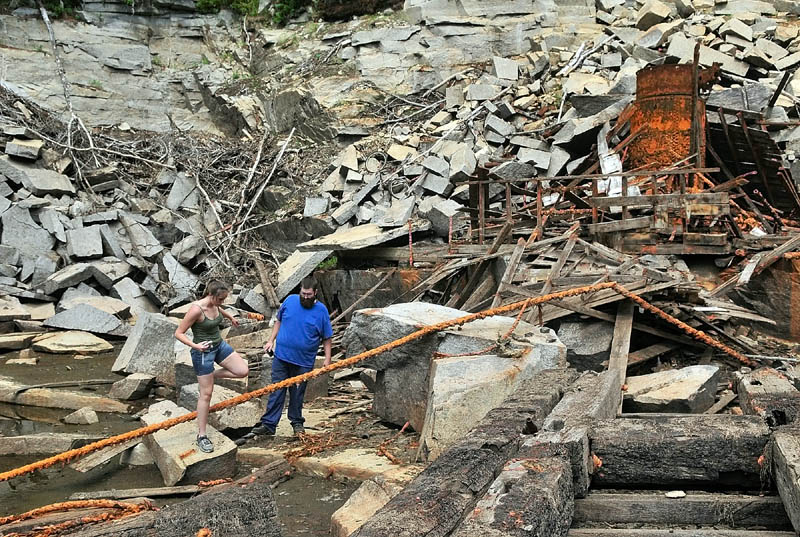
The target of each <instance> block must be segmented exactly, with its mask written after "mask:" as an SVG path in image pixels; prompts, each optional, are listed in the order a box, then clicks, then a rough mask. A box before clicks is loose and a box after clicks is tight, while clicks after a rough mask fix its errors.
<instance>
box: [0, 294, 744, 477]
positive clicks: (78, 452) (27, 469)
mask: <svg viewBox="0 0 800 537" xmlns="http://www.w3.org/2000/svg"><path fill="white" fill-rule="evenodd" d="M605 289H613V290H614V291H616V292H618V293H620V294H621V295H623V296H625V297H627V298H630V299H631V300H633V301H634V302H636V303H637V304H639V305H640V306H642V307H643V308H645V309H647V310H648V311H651V312H653V313H655V314H656V315H658V316H659V317H661V318H663V319H665V320H666V321H667V322H669V323H671V324H673V325H675V326H677V327H678V328H680V329H682V330H683V331H685V332H686V333H688V334H689V335H691V336H692V337H694V338H696V339H698V340H700V341H702V342H704V343H707V344H708V345H711V346H712V347H715V348H717V349H719V350H721V351H723V352H724V353H726V354H728V355H730V356H732V357H734V358H736V359H737V360H739V361H741V362H742V363H744V364H746V365H753V362H752V361H751V360H750V359H749V358H747V357H746V356H744V355H743V354H741V353H740V352H737V351H735V350H734V349H732V348H730V347H728V346H727V345H724V344H722V343H720V342H718V341H716V340H714V339H712V338H710V337H709V336H708V335H706V334H705V333H703V332H701V331H700V330H696V329H694V328H692V327H691V326H689V325H688V324H686V323H684V322H682V321H680V320H678V319H676V318H675V317H673V316H671V315H669V314H668V313H666V312H664V311H662V310H660V309H659V308H657V307H655V306H653V305H652V304H650V303H648V302H647V301H646V300H644V299H643V298H641V297H639V296H638V295H635V294H633V293H631V292H630V291H628V290H627V289H625V288H624V287H622V286H621V285H619V284H618V283H616V282H604V283H599V284H595V285H590V286H586V287H576V288H573V289H567V290H564V291H558V292H555V293H550V294H547V295H542V296H540V297H536V298H533V299H530V298H528V299H525V300H520V301H519V302H514V303H513V304H507V305H505V306H500V307H497V308H492V309H488V310H485V311H481V312H478V313H472V314H470V315H465V316H463V317H458V318H457V319H451V320H449V321H444V322H441V323H436V324H432V325H428V326H425V327H423V328H421V329H420V330H417V331H416V332H413V333H411V334H409V335H407V336H405V337H401V338H400V339H396V340H394V341H391V342H389V343H386V344H384V345H381V346H379V347H375V348H374V349H370V350H368V351H364V352H362V353H359V354H357V355H355V356H351V357H350V358H346V359H344V360H339V361H338V362H336V363H333V364H331V365H329V366H327V367H321V368H319V369H313V370H311V371H309V372H308V373H304V374H302V375H298V376H296V377H291V378H288V379H286V380H283V381H281V382H277V383H275V384H270V385H269V386H264V387H263V388H260V389H258V390H255V391H252V392H248V393H243V394H241V395H237V396H236V397H232V398H231V399H227V400H225V401H222V402H220V403H217V404H216V405H213V406H212V407H210V408H209V412H217V411H219V410H223V409H225V408H228V407H231V406H235V405H238V404H241V403H244V402H246V401H249V400H251V399H254V398H256V397H262V396H264V395H267V394H270V393H272V392H275V391H278V390H281V389H283V388H287V387H289V386H294V385H295V384H300V383H303V382H306V381H308V380H310V379H312V378H316V377H318V376H320V375H324V374H326V373H329V372H330V371H334V370H336V369H343V368H346V367H350V366H352V365H354V364H356V363H358V362H361V361H364V360H366V359H368V358H372V357H374V356H377V355H379V354H381V353H384V352H386V351H389V350H392V349H395V348H397V347H400V346H402V345H405V344H406V343H409V342H410V341H414V340H417V339H420V338H421V337H424V336H426V335H428V334H431V333H434V332H440V331H442V330H447V329H448V328H451V327H454V326H460V325H462V324H466V323H468V322H472V321H475V320H477V319H485V318H486V317H492V316H494V315H502V314H504V313H508V312H511V311H516V310H518V309H520V308H522V307H523V306H525V305H526V304H527V305H528V306H536V305H539V304H544V303H547V302H550V301H552V300H560V299H562V298H568V297H573V296H578V295H584V294H587V293H594V292H597V291H602V290H605ZM196 417H197V412H189V413H188V414H184V415H182V416H178V417H175V418H171V419H168V420H165V421H162V422H159V423H154V424H152V425H148V426H146V427H142V428H140V429H135V430H133V431H129V432H127V433H124V434H120V435H117V436H112V437H110V438H105V439H103V440H100V441H97V442H93V443H91V444H87V445H86V446H83V447H81V448H77V449H71V450H69V451H65V452H64V453H59V454H58V455H54V456H52V457H48V458H46V459H42V460H40V461H37V462H33V463H31V464H27V465H25V466H21V467H19V468H15V469H13V470H9V471H7V472H2V473H0V482H3V481H8V480H9V479H13V478H15V477H19V476H22V475H26V474H29V473H32V472H35V471H36V470H42V469H44V468H49V467H51V466H54V465H56V464H66V463H68V462H70V461H71V460H73V459H76V458H78V457H82V456H84V455H87V454H89V453H92V452H94V451H97V450H100V449H103V448H105V447H108V446H113V445H117V444H121V443H123V442H127V441H128V440H132V439H134V438H141V437H143V436H147V435H149V434H153V433H155V432H157V431H161V430H164V429H169V428H170V427H174V426H175V425H179V424H181V423H186V422H188V421H191V420H193V419H195V418H196Z"/></svg>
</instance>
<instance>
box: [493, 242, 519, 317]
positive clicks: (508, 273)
mask: <svg viewBox="0 0 800 537" xmlns="http://www.w3.org/2000/svg"><path fill="white" fill-rule="evenodd" d="M525 242H526V241H525V239H519V240H518V241H517V246H516V247H515V248H514V251H513V252H512V254H511V258H510V259H509V260H508V264H507V265H506V270H505V271H504V272H503V276H502V278H500V284H499V285H498V286H497V292H496V293H495V295H494V298H493V299H492V305H491V306H490V307H491V308H496V307H497V306H499V305H500V302H502V300H503V299H502V297H501V294H502V292H503V289H504V288H505V287H506V286H507V285H511V282H512V281H513V280H514V274H516V272H517V266H518V265H519V262H520V260H521V259H522V254H523V252H525Z"/></svg>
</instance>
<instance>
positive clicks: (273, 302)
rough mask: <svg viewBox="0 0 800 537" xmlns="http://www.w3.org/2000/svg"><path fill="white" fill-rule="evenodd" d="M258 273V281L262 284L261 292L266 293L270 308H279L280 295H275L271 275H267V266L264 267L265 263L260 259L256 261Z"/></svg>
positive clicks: (265, 296)
mask: <svg viewBox="0 0 800 537" xmlns="http://www.w3.org/2000/svg"><path fill="white" fill-rule="evenodd" d="M255 265H256V271H257V272H258V280H259V281H260V282H261V290H262V291H264V298H266V299H267V304H269V307H270V308H277V307H279V306H280V305H281V301H280V300H278V295H276V294H275V288H274V287H273V286H272V282H270V280H269V274H267V266H266V265H264V262H263V261H261V260H260V259H256V260H255Z"/></svg>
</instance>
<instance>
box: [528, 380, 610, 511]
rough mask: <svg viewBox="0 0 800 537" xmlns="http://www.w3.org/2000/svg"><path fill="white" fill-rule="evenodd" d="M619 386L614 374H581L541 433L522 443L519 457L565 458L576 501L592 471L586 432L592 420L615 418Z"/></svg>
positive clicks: (581, 495) (552, 413)
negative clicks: (569, 467) (569, 469)
mask: <svg viewBox="0 0 800 537" xmlns="http://www.w3.org/2000/svg"><path fill="white" fill-rule="evenodd" d="M620 386H621V383H620V381H619V376H618V375H617V374H616V373H614V372H611V371H603V372H602V373H599V374H598V373H593V372H589V373H585V374H584V375H583V376H581V378H580V379H578V381H577V382H575V384H573V385H572V386H570V388H569V390H568V391H567V393H566V394H564V398H563V399H561V401H560V402H559V403H558V405H556V407H555V408H554V409H553V411H552V412H551V413H550V415H549V416H547V419H546V420H545V422H544V424H543V426H542V430H541V432H539V433H538V434H537V435H536V436H534V437H533V438H531V439H528V440H526V441H525V442H524V444H523V445H522V447H521V448H520V454H521V456H524V457H546V456H550V455H553V454H558V455H564V456H567V457H568V458H569V461H570V464H571V466H572V480H573V487H574V494H575V496H576V497H579V498H581V497H583V496H585V495H586V493H587V491H588V490H589V482H590V480H591V475H592V473H593V472H594V470H595V468H594V466H593V464H592V461H591V457H590V452H589V436H588V435H589V430H590V429H591V427H592V425H593V423H594V422H595V421H596V420H598V419H607V418H612V417H614V416H616V415H617V410H618V409H619V400H620V397H621V394H620Z"/></svg>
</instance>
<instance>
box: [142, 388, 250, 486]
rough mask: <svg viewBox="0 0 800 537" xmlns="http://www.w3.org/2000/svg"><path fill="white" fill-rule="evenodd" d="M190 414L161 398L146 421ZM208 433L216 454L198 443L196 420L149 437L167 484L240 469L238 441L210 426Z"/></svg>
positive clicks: (223, 475) (230, 474)
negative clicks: (206, 450)
mask: <svg viewBox="0 0 800 537" xmlns="http://www.w3.org/2000/svg"><path fill="white" fill-rule="evenodd" d="M188 413H189V411H188V410H186V409H185V408H183V407H179V406H178V405H176V404H175V403H173V402H172V401H161V402H160V403H156V404H155V405H153V406H151V407H150V408H149V409H148V410H147V413H146V414H144V415H143V416H142V423H144V424H145V425H153V424H155V423H159V422H162V421H164V420H167V419H170V418H175V417H178V416H182V415H184V414H188ZM206 434H207V436H208V438H209V440H211V441H212V442H213V443H214V451H213V452H212V453H203V452H202V451H200V449H198V447H197V444H196V443H195V439H196V437H197V425H196V424H195V423H194V422H193V421H189V422H186V423H181V424H179V425H176V426H174V427H171V428H169V429H166V430H163V431H158V432H156V433H153V434H151V435H149V436H146V437H145V439H144V444H145V445H146V446H147V449H148V450H149V451H150V453H151V454H152V455H153V458H154V459H155V460H156V465H157V466H158V469H159V470H160V471H161V476H162V477H163V478H164V484H165V485H166V486H168V487H171V486H173V485H177V484H179V483H180V484H182V485H185V484H190V483H198V482H200V481H210V480H214V479H222V478H226V477H233V475H234V473H235V472H236V451H237V447H236V444H234V443H233V442H232V441H231V440H230V439H229V438H228V437H227V436H225V435H223V434H222V433H220V432H219V431H217V430H216V429H215V428H213V427H211V426H210V425H209V426H208V428H207V430H206Z"/></svg>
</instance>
